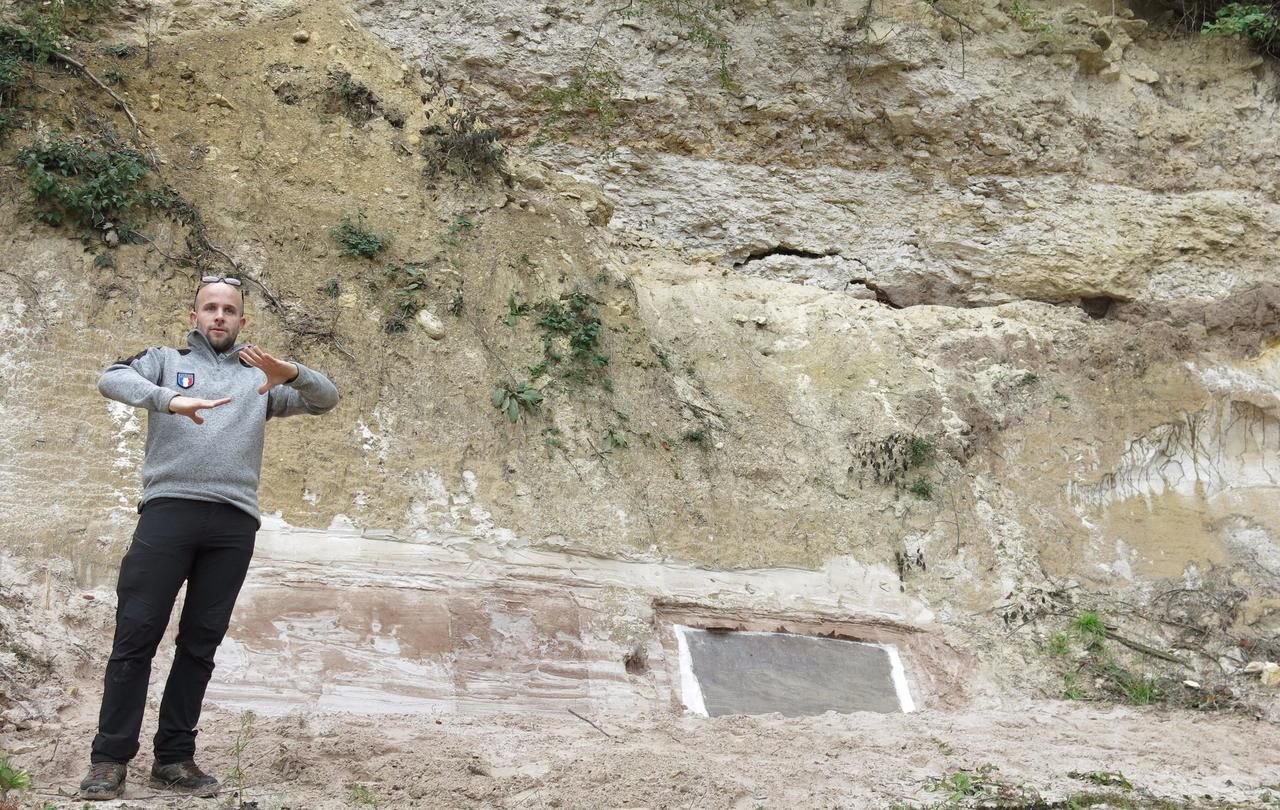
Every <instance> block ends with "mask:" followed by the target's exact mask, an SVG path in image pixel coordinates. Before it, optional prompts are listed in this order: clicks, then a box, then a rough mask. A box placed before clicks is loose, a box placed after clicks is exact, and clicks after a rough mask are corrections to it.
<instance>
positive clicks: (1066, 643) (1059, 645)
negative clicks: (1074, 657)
mask: <svg viewBox="0 0 1280 810" xmlns="http://www.w3.org/2000/svg"><path fill="white" fill-rule="evenodd" d="M1045 649H1046V650H1048V652H1049V654H1050V655H1053V656H1058V657H1061V656H1064V655H1068V654H1070V652H1071V638H1070V636H1068V635H1067V634H1066V633H1061V632H1060V633H1054V634H1053V635H1051V636H1049V640H1048V642H1047V643H1046V644H1045Z"/></svg>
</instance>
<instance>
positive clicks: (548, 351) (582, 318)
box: [537, 292, 609, 381]
mask: <svg viewBox="0 0 1280 810" xmlns="http://www.w3.org/2000/svg"><path fill="white" fill-rule="evenodd" d="M537 308H538V310H539V311H540V312H541V313H542V314H541V315H540V316H539V317H538V322H537V323H538V327H539V328H540V329H542V353H543V357H544V358H545V363H546V366H547V368H553V367H556V366H558V365H560V364H562V363H564V362H565V360H566V359H567V360H568V363H567V365H566V366H565V367H564V370H563V371H562V375H563V376H564V377H566V378H568V379H570V380H575V381H583V380H586V379H588V377H589V376H592V373H593V372H599V371H600V370H601V369H603V368H605V367H606V366H608V365H609V356H608V355H607V354H603V353H601V351H600V345H599V344H600V334H601V332H602V330H603V329H604V325H603V323H601V321H600V313H599V310H597V308H596V305H595V304H594V303H592V301H591V299H590V298H589V297H588V296H586V295H585V294H583V293H580V292H575V293H573V294H572V295H570V296H569V297H568V298H567V299H566V300H565V301H564V303H561V302H560V301H544V302H542V303H540V304H539V305H538V307H537ZM566 349H567V351H568V357H567V358H566V357H565V351H566Z"/></svg>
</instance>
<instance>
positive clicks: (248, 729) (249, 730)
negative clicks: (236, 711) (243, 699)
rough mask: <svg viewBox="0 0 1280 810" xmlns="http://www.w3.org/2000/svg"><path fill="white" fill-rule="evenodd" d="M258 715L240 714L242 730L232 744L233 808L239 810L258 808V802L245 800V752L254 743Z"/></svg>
mask: <svg viewBox="0 0 1280 810" xmlns="http://www.w3.org/2000/svg"><path fill="white" fill-rule="evenodd" d="M257 719H258V718H257V715H255V714H254V713H253V712H251V711H244V712H241V713H240V729H239V730H238V731H237V732H236V739H235V742H233V743H232V744H231V757H232V762H233V765H232V766H231V780H230V781H231V783H232V784H233V785H235V788H236V793H235V798H234V799H233V801H234V802H235V804H234V805H232V806H233V807H235V808H237V810H247V808H251V807H257V806H258V805H257V803H256V802H246V801H245V798H244V791H245V788H246V787H248V786H249V765H248V763H247V762H246V761H245V752H246V751H248V750H249V745H250V744H251V743H252V742H253V737H254V723H255V721H256V720H257Z"/></svg>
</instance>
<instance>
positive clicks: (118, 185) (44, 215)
mask: <svg viewBox="0 0 1280 810" xmlns="http://www.w3.org/2000/svg"><path fill="white" fill-rule="evenodd" d="M18 163H19V165H21V166H22V169H23V171H24V172H25V173H26V175H27V180H28V182H29V184H30V189H31V196H32V199H33V201H34V202H35V206H36V211H35V216H36V219H38V220H40V221H41V222H44V223H46V224H48V225H54V226H58V225H62V224H63V223H70V224H74V225H78V226H81V227H85V228H94V229H99V230H100V229H103V228H105V227H107V226H108V225H114V226H115V227H117V228H119V229H121V232H122V233H123V232H125V231H127V229H128V223H129V221H130V218H131V217H130V215H131V214H132V213H133V212H134V210H135V209H136V208H139V207H141V206H144V205H146V204H147V203H148V202H149V199H150V198H149V197H148V196H147V194H146V193H145V189H144V185H143V181H144V180H145V179H146V177H147V175H148V173H149V172H150V171H151V165H150V163H149V162H148V161H147V159H146V157H144V156H143V155H142V154H141V153H139V152H135V151H134V150H132V149H125V148H123V147H120V146H117V145H115V144H114V143H111V142H108V141H106V140H105V139H98V140H89V139H85V138H67V137H65V136H63V135H61V134H59V133H54V134H53V135H51V136H50V137H49V139H48V140H46V141H44V142H42V143H37V144H34V145H32V146H29V147H26V148H25V149H22V150H21V151H20V152H19V153H18Z"/></svg>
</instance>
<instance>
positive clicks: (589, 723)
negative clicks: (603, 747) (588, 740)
mask: <svg viewBox="0 0 1280 810" xmlns="http://www.w3.org/2000/svg"><path fill="white" fill-rule="evenodd" d="M568 711H569V714H571V715H573V716H574V717H576V718H578V719H579V720H581V721H582V722H584V723H586V724H587V725H589V726H591V727H592V728H594V729H595V730H596V731H598V732H600V733H601V734H603V735H604V736H606V737H608V738H609V739H611V740H612V739H613V735H612V734H610V733H609V732H607V731H605V730H604V729H602V728H600V727H599V726H597V725H596V724H595V723H593V722H591V721H590V720H588V719H587V718H585V717H583V716H582V715H580V714H578V713H577V712H575V711H574V710H573V709H569V710H568Z"/></svg>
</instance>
